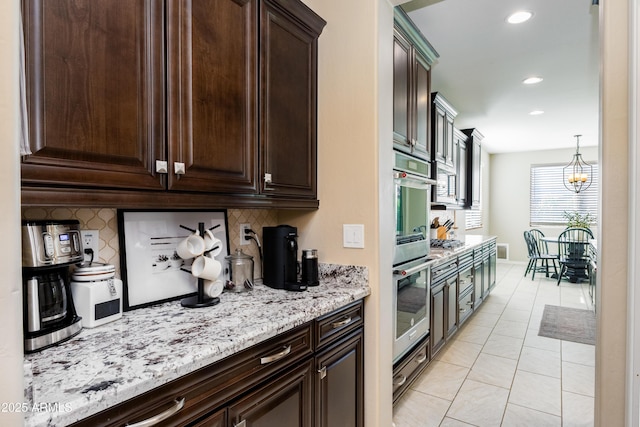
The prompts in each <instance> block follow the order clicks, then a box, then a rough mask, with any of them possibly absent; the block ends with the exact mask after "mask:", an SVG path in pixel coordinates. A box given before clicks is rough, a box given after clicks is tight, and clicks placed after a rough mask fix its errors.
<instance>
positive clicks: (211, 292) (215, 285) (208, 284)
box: [204, 279, 224, 298]
mask: <svg viewBox="0 0 640 427" xmlns="http://www.w3.org/2000/svg"><path fill="white" fill-rule="evenodd" d="M223 287H224V286H223V284H222V280H220V279H217V280H205V282H204V293H205V294H206V295H208V296H209V297H210V298H216V297H217V296H219V295H220V294H221V293H222V289H223Z"/></svg>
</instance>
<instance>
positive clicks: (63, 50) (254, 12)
mask: <svg viewBox="0 0 640 427" xmlns="http://www.w3.org/2000/svg"><path fill="white" fill-rule="evenodd" d="M125 3H126V4H123V2H119V1H115V0H102V1H99V2H96V1H88V0H84V1H80V2H73V1H70V0H62V1H58V2H46V1H44V0H27V1H25V2H23V16H24V22H25V43H26V69H27V93H28V100H27V104H28V116H29V123H30V129H29V136H30V147H31V151H32V154H30V155H26V156H24V157H23V161H22V166H21V169H22V185H23V205H51V206H56V205H58V204H60V203H63V202H64V203H65V204H66V205H68V204H73V205H75V206H85V205H91V206H95V205H102V206H117V207H158V206H161V205H162V206H166V205H167V204H173V205H181V206H183V207H191V206H193V203H195V202H194V201H193V199H194V198H193V192H198V193H200V194H201V195H202V197H200V196H199V197H198V204H199V205H200V206H202V207H206V206H223V205H224V204H225V203H226V202H227V200H229V199H230V200H235V203H234V204H235V205H236V206H252V205H264V206H269V205H273V206H278V205H279V204H280V205H282V206H288V205H289V206H293V207H317V205H318V202H317V200H316V151H317V149H316V125H315V120H316V80H317V75H316V58H317V38H318V36H319V34H320V32H321V31H322V28H323V26H324V24H325V22H324V21H323V20H322V19H321V18H320V17H318V16H317V15H316V14H315V13H313V12H312V11H311V10H310V9H308V8H307V7H306V6H304V5H302V3H299V2H295V1H293V2H290V1H284V0H242V1H235V0H222V1H213V0H197V1H192V2H182V1H178V0H165V1H154V2H147V1H140V0H135V1H131V2H125ZM260 20H262V24H261V25H260V24H259V21H260ZM258 40H261V41H260V43H259V42H258ZM72 41H73V42H72ZM165 70H166V71H165ZM260 79H261V82H262V84H261V86H259V84H258V81H259V80H260ZM284 80H286V83H287V86H286V87H285V86H284V85H283V81H284ZM258 87H262V91H261V93H258ZM292 91H293V92H292ZM279 106H287V108H291V109H292V111H295V114H294V113H291V114H286V117H287V122H286V126H285V124H284V123H283V119H282V118H281V117H283V116H285V113H287V112H286V111H282V109H281V108H279ZM259 126H260V127H261V129H267V128H268V129H269V131H264V130H262V131H261V130H260V129H259ZM283 152H286V153H288V154H289V155H290V154H291V153H295V156H296V162H294V163H295V167H290V166H291V165H292V164H293V163H292V162H290V161H288V160H289V159H288V158H287V159H286V160H287V161H286V164H283V163H284V162H285V157H284V156H283V155H282V153H283ZM269 176H270V177H271V178H269ZM158 191H162V192H163V193H164V194H163V196H162V197H159V195H158V193H157V192H158ZM229 194H235V195H239V196H240V197H235V198H233V197H229V196H228V195H229ZM217 195H220V197H216V196H217ZM266 195H267V196H268V195H276V196H281V197H280V198H278V197H275V198H270V197H264V196H266ZM165 196H166V197H165ZM185 201H186V202H187V204H183V203H182V202H185Z"/></svg>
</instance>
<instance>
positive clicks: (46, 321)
mask: <svg viewBox="0 0 640 427" xmlns="http://www.w3.org/2000/svg"><path fill="white" fill-rule="evenodd" d="M80 237H81V236H80V223H79V222H78V221H76V220H64V221H48V220H44V221H23V223H22V301H23V330H24V351H25V353H32V352H34V351H38V350H42V349H44V348H46V347H50V346H52V345H54V344H57V343H59V342H61V341H65V340H68V339H69V338H71V337H73V336H75V335H77V334H78V333H80V331H81V330H82V324H81V318H80V317H79V316H78V315H77V313H76V310H75V307H74V305H73V299H72V296H71V286H70V272H69V267H70V266H72V265H73V264H77V263H80V262H82V261H83V259H84V255H83V251H82V242H81V238H80Z"/></svg>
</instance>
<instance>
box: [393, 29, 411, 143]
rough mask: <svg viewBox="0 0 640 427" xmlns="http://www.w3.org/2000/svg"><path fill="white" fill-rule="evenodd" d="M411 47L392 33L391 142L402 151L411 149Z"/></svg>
mask: <svg viewBox="0 0 640 427" xmlns="http://www.w3.org/2000/svg"><path fill="white" fill-rule="evenodd" d="M411 68H412V67H411V45H410V44H409V42H408V41H407V40H406V39H405V38H404V37H402V36H401V35H400V34H398V32H397V31H395V32H394V37H393V142H394V143H396V144H398V145H399V146H400V147H399V148H400V149H403V151H410V148H411V130H410V129H411V123H410V114H411V98H412V97H411V88H412V85H411Z"/></svg>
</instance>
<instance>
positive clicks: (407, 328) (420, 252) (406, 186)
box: [392, 151, 435, 362]
mask: <svg viewBox="0 0 640 427" xmlns="http://www.w3.org/2000/svg"><path fill="white" fill-rule="evenodd" d="M430 166H431V165H430V164H429V163H428V162H426V161H424V160H421V159H417V158H415V157H412V156H410V155H407V154H404V153H401V152H397V151H396V152H395V167H394V185H395V202H394V209H395V226H396V242H395V247H394V251H393V252H394V254H393V264H394V265H393V296H392V300H393V308H394V325H393V329H394V333H395V337H394V344H393V358H394V362H396V361H398V360H399V359H400V358H402V356H403V355H405V354H406V353H407V352H409V351H410V350H411V348H412V347H413V346H414V345H415V344H416V343H417V342H418V341H420V339H421V338H423V337H425V336H426V335H427V334H428V333H429V300H430V294H429V293H430V279H431V277H430V267H429V264H428V262H427V259H428V256H429V229H428V224H429V223H430V218H429V216H430V201H431V185H433V184H435V181H433V180H432V179H430V178H429V177H430V176H431V169H430Z"/></svg>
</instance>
